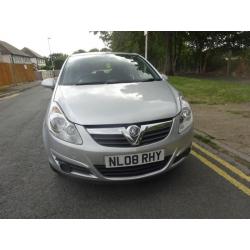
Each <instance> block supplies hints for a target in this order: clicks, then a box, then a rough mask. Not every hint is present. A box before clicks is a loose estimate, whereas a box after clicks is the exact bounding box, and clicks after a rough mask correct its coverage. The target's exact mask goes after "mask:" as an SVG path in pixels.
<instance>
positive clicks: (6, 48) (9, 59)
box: [0, 41, 32, 64]
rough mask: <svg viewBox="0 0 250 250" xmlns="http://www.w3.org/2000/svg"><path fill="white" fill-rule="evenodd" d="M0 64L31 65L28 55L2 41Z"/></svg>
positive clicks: (0, 45)
mask: <svg viewBox="0 0 250 250" xmlns="http://www.w3.org/2000/svg"><path fill="white" fill-rule="evenodd" d="M0 62H1V63H10V64H32V62H31V59H30V56H29V55H27V54H26V53H24V52H23V51H21V50H19V49H17V48H16V47H14V46H12V45H11V44H9V43H7V42H4V41H0Z"/></svg>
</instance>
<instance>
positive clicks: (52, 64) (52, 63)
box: [48, 37, 55, 77]
mask: <svg viewBox="0 0 250 250" xmlns="http://www.w3.org/2000/svg"><path fill="white" fill-rule="evenodd" d="M50 39H51V38H50V37H48V45H49V54H50V60H51V66H52V72H53V77H54V76H55V74H54V62H53V59H52V54H51V48H50V41H49V40H50Z"/></svg>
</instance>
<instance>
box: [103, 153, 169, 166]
mask: <svg viewBox="0 0 250 250" xmlns="http://www.w3.org/2000/svg"><path fill="white" fill-rule="evenodd" d="M163 160H164V150H163V149H161V150H157V151H151V152H146V153H139V154H130V155H115V156H105V165H106V168H117V167H130V166H136V165H142V164H148V163H152V162H158V161H163Z"/></svg>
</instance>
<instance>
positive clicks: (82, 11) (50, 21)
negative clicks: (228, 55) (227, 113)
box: [0, 0, 249, 56]
mask: <svg viewBox="0 0 250 250" xmlns="http://www.w3.org/2000/svg"><path fill="white" fill-rule="evenodd" d="M178 1H180V0H176V1H171V3H168V10H175V9H177V8H178V14H176V11H167V10H166V8H161V6H163V5H164V4H165V5H166V0H154V7H155V9H156V10H157V11H152V4H143V5H142V1H135V0H126V1H118V0H105V1H104V0H39V1H38V0H7V1H4V0H2V1H1V4H0V40H3V41H6V42H8V43H10V44H12V45H13V46H15V47H17V48H18V49H22V48H23V47H28V48H30V49H32V50H34V51H36V52H37V53H39V54H41V55H42V56H48V55H49V47H48V37H51V40H50V44H51V51H52V53H57V52H60V53H66V54H71V53H73V52H74V51H76V50H78V49H84V50H86V51H88V50H90V49H92V48H98V49H101V48H103V47H105V45H104V43H103V42H102V41H101V40H100V39H99V37H98V36H95V35H93V34H92V33H89V31H95V30H103V31H105V30H108V31H110V30H117V31H121V30H130V31H132V30H141V31H142V30H149V31H150V30H249V26H247V24H249V13H248V12H249V8H242V7H241V5H240V4H237V5H232V8H233V11H234V18H230V19H228V20H227V21H223V20H224V19H223V20H222V18H221V11H220V8H219V7H221V8H225V6H224V3H223V1H221V3H220V1H219V2H218V1H217V0H211V1H214V2H216V8H214V5H213V4H210V5H209V6H206V11H205V12H204V11H201V12H198V11H195V15H191V14H190V13H189V12H188V11H187V9H188V8H189V7H190V0H189V1H182V4H181V6H182V8H179V7H178ZM193 1H196V2H197V3H200V0H193ZM238 1H240V0H238ZM245 1H246V0H245ZM170 4H173V5H174V6H173V7H170ZM175 4H176V6H175ZM142 7H143V10H142ZM228 7H229V6H227V8H228ZM237 9H238V10H237ZM211 13H213V18H212V19H213V20H211ZM236 13H240V17H241V19H240V18H239V17H238V18H236V16H235V14H236ZM153 14H155V16H154V15H153ZM177 17H178V18H177ZM163 18H164V21H163ZM216 18H217V19H216ZM173 20H174V21H173ZM197 20H199V21H198V22H197ZM201 21H202V22H201ZM224 24H227V26H226V27H225V25H224ZM243 24H245V27H244V26H243ZM223 25H224V26H223Z"/></svg>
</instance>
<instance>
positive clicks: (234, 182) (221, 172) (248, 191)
mask: <svg viewBox="0 0 250 250" xmlns="http://www.w3.org/2000/svg"><path fill="white" fill-rule="evenodd" d="M193 146H194V148H196V149H198V150H199V151H201V152H202V153H204V154H205V155H207V156H209V157H211V158H212V159H214V160H215V161H217V162H218V163H220V164H221V165H223V166H224V167H225V168H227V169H229V170H230V171H231V172H233V173H234V174H236V175H237V176H239V177H240V178H241V179H243V180H245V181H247V182H250V176H248V175H246V174H245V173H243V172H242V171H241V170H239V169H238V168H236V167H235V166H233V165H232V164H230V163H229V162H226V161H224V160H223V159H221V158H220V157H218V156H217V155H215V154H213V153H211V152H209V151H208V150H206V149H205V148H203V147H201V146H199V145H198V144H197V143H195V142H193ZM191 153H192V155H194V156H195V157H196V158H198V159H199V160H200V161H201V162H202V163H204V164H205V165H206V166H208V167H209V168H211V169H212V170H214V171H215V172H216V173H217V174H219V175H220V176H222V177H223V178H225V179H226V180H227V181H229V182H230V183H231V184H232V185H234V186H235V187H236V188H238V189H239V190H241V191H242V192H244V193H245V194H247V195H248V196H250V188H249V187H247V186H246V185H244V184H242V183H241V182H239V181H238V180H236V179H235V178H234V177H232V176H230V175H229V174H228V173H226V172H225V171H224V170H222V169H221V168H220V167H218V166H217V165H215V164H214V163H212V162H211V161H209V160H208V159H206V158H205V157H203V156H202V155H200V154H199V153H197V152H195V151H194V150H192V152H191Z"/></svg>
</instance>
